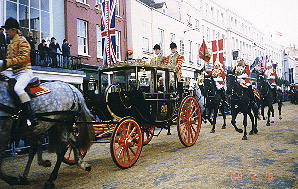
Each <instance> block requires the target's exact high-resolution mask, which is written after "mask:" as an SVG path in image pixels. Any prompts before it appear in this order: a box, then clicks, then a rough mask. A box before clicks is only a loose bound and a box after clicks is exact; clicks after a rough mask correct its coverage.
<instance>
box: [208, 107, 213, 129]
mask: <svg viewBox="0 0 298 189" xmlns="http://www.w3.org/2000/svg"><path fill="white" fill-rule="evenodd" d="M210 116H211V109H210V110H208V114H207V119H208V121H209V123H210V124H211V125H213V121H212V120H211V118H210Z"/></svg>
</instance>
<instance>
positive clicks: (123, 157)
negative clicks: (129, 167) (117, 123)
mask: <svg viewBox="0 0 298 189" xmlns="http://www.w3.org/2000/svg"><path fill="white" fill-rule="evenodd" d="M125 152H126V149H124V150H123V158H122V159H123V163H125V156H126V155H125Z"/></svg>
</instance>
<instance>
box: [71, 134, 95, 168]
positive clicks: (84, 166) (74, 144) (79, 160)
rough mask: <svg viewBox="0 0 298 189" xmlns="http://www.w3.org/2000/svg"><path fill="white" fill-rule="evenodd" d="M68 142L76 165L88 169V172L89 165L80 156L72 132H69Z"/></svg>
mask: <svg viewBox="0 0 298 189" xmlns="http://www.w3.org/2000/svg"><path fill="white" fill-rule="evenodd" d="M69 144H70V146H71V147H72V149H73V151H74V156H75V160H76V164H77V165H78V167H79V168H81V169H83V170H85V171H88V172H89V171H91V165H90V164H89V163H87V162H85V161H83V160H82V158H81V156H80V151H79V149H78V147H77V145H76V139H75V137H74V136H73V135H72V134H70V137H69Z"/></svg>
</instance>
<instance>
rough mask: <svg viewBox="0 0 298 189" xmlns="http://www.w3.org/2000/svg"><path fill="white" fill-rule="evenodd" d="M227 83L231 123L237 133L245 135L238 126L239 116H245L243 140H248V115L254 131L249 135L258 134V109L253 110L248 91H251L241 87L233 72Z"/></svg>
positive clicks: (229, 75)
mask: <svg viewBox="0 0 298 189" xmlns="http://www.w3.org/2000/svg"><path fill="white" fill-rule="evenodd" d="M227 82H228V83H227V84H228V89H227V94H228V96H229V100H230V105H231V114H232V120H231V123H232V125H233V126H234V128H235V130H236V131H237V132H239V133H243V130H242V129H239V128H238V127H237V126H236V117H237V115H238V114H239V113H240V112H241V113H242V114H243V117H244V118H243V126H244V135H243V137H242V140H247V131H246V127H247V115H248V116H249V117H250V120H251V123H252V129H251V131H250V132H249V134H250V135H252V134H257V133H258V129H257V117H258V109H257V108H253V106H252V103H250V94H249V91H248V90H249V89H246V88H243V87H241V85H240V84H239V83H238V82H237V78H236V76H234V75H233V74H232V73H231V72H229V73H228V77H227ZM252 112H253V113H252Z"/></svg>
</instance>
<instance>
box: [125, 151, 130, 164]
mask: <svg viewBox="0 0 298 189" xmlns="http://www.w3.org/2000/svg"><path fill="white" fill-rule="evenodd" d="M126 152H127V158H128V162H130V155H129V150H128V149H126Z"/></svg>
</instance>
